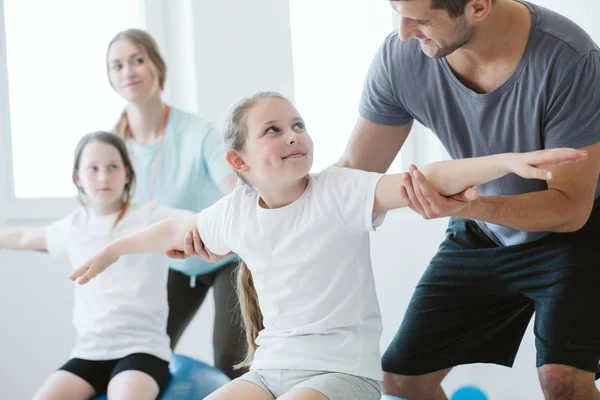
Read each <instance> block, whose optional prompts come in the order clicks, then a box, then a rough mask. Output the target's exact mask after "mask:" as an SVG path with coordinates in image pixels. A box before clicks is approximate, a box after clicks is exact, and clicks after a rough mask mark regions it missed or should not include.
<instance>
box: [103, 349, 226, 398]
mask: <svg viewBox="0 0 600 400" xmlns="http://www.w3.org/2000/svg"><path fill="white" fill-rule="evenodd" d="M169 371H170V372H171V379H170V380H169V383H167V386H166V387H165V390H163V392H162V394H161V395H160V396H159V397H158V398H159V399H160V400H198V399H203V398H204V397H206V396H208V395H209V394H211V393H212V392H214V391H215V390H217V389H218V388H220V387H221V386H223V385H225V384H227V383H228V382H230V381H231V380H230V379H229V377H227V375H225V374H224V373H223V372H221V371H220V370H218V369H217V368H214V367H211V366H210V365H208V364H205V363H203V362H202V361H198V360H194V359H193V358H190V357H186V356H182V355H179V354H173V357H172V358H171V362H170V364H169ZM95 400H107V397H106V394H104V395H102V396H98V397H96V399H95Z"/></svg>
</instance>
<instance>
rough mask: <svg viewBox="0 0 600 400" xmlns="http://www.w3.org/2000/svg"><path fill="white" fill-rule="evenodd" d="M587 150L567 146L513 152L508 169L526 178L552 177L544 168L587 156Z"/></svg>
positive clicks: (545, 178)
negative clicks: (527, 151)
mask: <svg viewBox="0 0 600 400" xmlns="http://www.w3.org/2000/svg"><path fill="white" fill-rule="evenodd" d="M587 155H588V153H587V151H585V150H575V149H569V148H559V149H549V150H538V151H531V152H529V153H515V154H511V155H510V156H511V157H513V158H512V160H511V162H510V163H509V165H510V170H511V171H512V172H514V173H515V174H517V175H519V176H521V177H523V178H526V179H543V180H550V179H552V173H551V172H550V171H549V170H548V169H546V168H548V167H553V166H557V165H560V164H566V163H571V162H576V161H582V160H585V159H586V158H587Z"/></svg>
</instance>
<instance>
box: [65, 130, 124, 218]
mask: <svg viewBox="0 0 600 400" xmlns="http://www.w3.org/2000/svg"><path fill="white" fill-rule="evenodd" d="M75 183H76V184H77V186H78V187H80V188H82V189H83V190H84V192H85V194H86V195H87V197H88V199H89V200H90V202H91V203H92V204H91V205H92V207H94V208H98V209H101V210H114V211H116V210H119V209H120V208H121V206H122V202H123V192H124V190H125V185H126V184H128V183H129V173H128V172H127V170H126V168H125V165H124V164H123V159H122V158H121V154H120V153H119V150H117V148H115V147H114V146H112V145H110V144H107V143H104V142H100V141H97V140H96V141H92V142H90V143H88V144H87V145H86V146H85V147H84V148H83V151H82V152H81V157H80V159H79V170H78V171H77V173H76V176H75Z"/></svg>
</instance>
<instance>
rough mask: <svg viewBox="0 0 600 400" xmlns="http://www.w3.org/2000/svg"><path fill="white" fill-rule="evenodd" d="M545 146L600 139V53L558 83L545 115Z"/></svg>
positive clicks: (575, 144)
mask: <svg viewBox="0 0 600 400" xmlns="http://www.w3.org/2000/svg"><path fill="white" fill-rule="evenodd" d="M546 115H547V116H548V117H547V120H546V123H545V127H544V132H543V135H544V136H543V139H544V147H545V148H548V149H550V148H556V147H574V148H580V147H585V146H589V145H592V144H594V143H598V142H600V53H599V52H598V51H597V50H594V51H591V52H590V53H588V54H587V55H586V56H585V57H583V58H582V59H581V61H579V63H578V64H577V65H575V66H574V67H573V69H572V71H570V72H569V74H568V75H567V76H566V77H565V79H564V80H563V82H561V83H560V84H559V85H557V88H556V91H555V92H554V95H553V96H552V100H551V103H550V104H549V108H548V112H547V114H546Z"/></svg>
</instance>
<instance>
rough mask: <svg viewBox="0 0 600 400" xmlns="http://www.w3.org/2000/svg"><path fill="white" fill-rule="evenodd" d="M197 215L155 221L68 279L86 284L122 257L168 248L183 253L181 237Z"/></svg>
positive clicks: (194, 222)
mask: <svg viewBox="0 0 600 400" xmlns="http://www.w3.org/2000/svg"><path fill="white" fill-rule="evenodd" d="M196 218H197V215H192V216H189V217H184V218H173V219H167V220H164V221H160V222H157V223H155V224H152V225H150V226H148V227H147V228H144V229H142V230H140V231H138V232H135V233H132V234H130V235H127V236H124V237H122V238H120V239H117V240H115V241H113V242H111V243H110V244H108V245H107V246H106V247H105V248H104V249H103V250H102V251H101V252H100V253H98V254H97V255H96V256H95V257H94V258H92V259H91V260H90V261H88V262H87V263H85V264H84V265H83V266H81V267H79V268H77V269H76V270H75V271H73V273H72V274H71V275H70V276H69V279H71V280H76V279H77V278H80V279H79V283H80V284H84V283H86V282H88V281H89V280H90V279H92V278H94V277H95V276H97V275H98V274H100V273H101V272H102V271H104V270H105V269H106V268H108V267H109V266H110V265H112V264H114V263H115V262H116V261H117V260H118V259H119V257H120V256H122V255H125V254H138V253H158V252H164V251H166V250H169V249H176V250H183V242H182V240H181V238H182V237H184V235H185V234H186V232H188V231H191V230H193V229H194V228H195V227H196V221H197V220H196Z"/></svg>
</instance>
